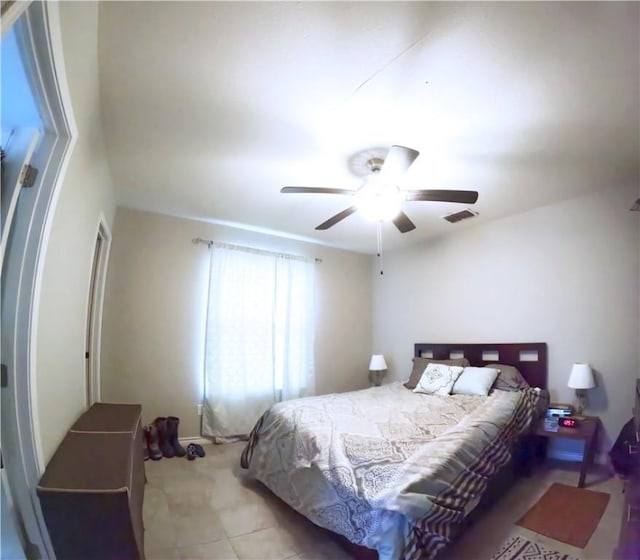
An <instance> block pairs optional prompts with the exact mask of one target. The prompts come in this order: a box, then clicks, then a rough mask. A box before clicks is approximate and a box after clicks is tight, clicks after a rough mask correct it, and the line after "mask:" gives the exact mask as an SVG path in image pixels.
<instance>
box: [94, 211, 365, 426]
mask: <svg viewBox="0 0 640 560" xmlns="http://www.w3.org/2000/svg"><path fill="white" fill-rule="evenodd" d="M194 237H203V238H207V239H215V240H218V241H222V242H228V243H237V244H242V245H247V246H251V247H257V248H261V249H267V250H276V251H284V252H290V253H294V254H299V255H304V256H309V257H319V258H321V259H322V263H321V264H318V268H317V271H318V287H319V290H318V295H319V302H318V307H319V317H318V327H317V332H316V389H317V393H328V392H340V391H346V390H351V389H358V388H363V387H365V386H367V378H366V376H367V367H368V359H369V355H370V353H371V278H370V274H369V271H370V257H369V256H367V255H360V254H356V253H351V252H347V251H340V250H336V249H330V248H327V247H322V246H318V245H312V244H309V243H304V242H300V241H294V240H288V239H283V238H279V237H274V236H270V235H264V234H260V233H254V232H249V231H243V230H239V229H235V228H230V227H224V226H218V225H212V224H208V223H204V222H198V221H194V220H186V219H181V218H174V217H169V216H163V215H160V214H153V213H148V212H139V211H136V210H130V209H126V208H121V207H119V208H118V210H117V213H116V219H115V224H114V228H113V244H112V248H111V260H110V265H109V273H108V277H107V291H106V295H105V311H104V324H103V346H102V352H103V353H102V358H103V359H102V396H103V400H105V401H116V402H139V403H142V406H143V411H144V412H143V414H144V421H145V422H150V421H152V420H153V419H154V418H155V417H157V416H167V415H174V416H178V417H180V419H181V425H180V436H181V437H191V436H197V435H199V433H200V431H199V430H200V423H199V417H198V416H197V409H196V405H197V403H198V402H200V395H201V380H202V375H203V374H202V368H203V352H204V320H205V317H204V312H205V302H206V290H207V275H208V263H209V256H208V249H207V247H206V246H205V245H194V244H193V243H192V242H191V240H192V239H193V238H194Z"/></svg>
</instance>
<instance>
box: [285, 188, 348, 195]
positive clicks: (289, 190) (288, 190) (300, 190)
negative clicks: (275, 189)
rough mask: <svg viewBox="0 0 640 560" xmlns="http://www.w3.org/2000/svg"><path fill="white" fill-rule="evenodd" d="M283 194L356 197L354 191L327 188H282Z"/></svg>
mask: <svg viewBox="0 0 640 560" xmlns="http://www.w3.org/2000/svg"><path fill="white" fill-rule="evenodd" d="M280 192H281V193H305V194H310V193H312V194H347V195H354V194H355V193H356V191H354V190H352V189H330V188H325V187H282V188H281V189H280Z"/></svg>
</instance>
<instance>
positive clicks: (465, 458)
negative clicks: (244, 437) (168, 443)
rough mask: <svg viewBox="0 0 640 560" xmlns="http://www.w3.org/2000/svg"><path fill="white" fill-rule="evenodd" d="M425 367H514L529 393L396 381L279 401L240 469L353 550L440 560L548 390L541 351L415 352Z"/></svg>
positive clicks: (538, 346) (447, 348) (499, 481)
mask: <svg viewBox="0 0 640 560" xmlns="http://www.w3.org/2000/svg"><path fill="white" fill-rule="evenodd" d="M421 358H422V361H420V359H421ZM425 359H427V360H429V359H431V360H447V359H466V360H468V362H469V363H470V365H471V366H476V367H484V366H488V365H490V364H502V365H505V366H506V365H510V366H515V367H516V368H517V369H518V371H519V372H520V373H521V374H522V377H524V379H525V380H526V381H527V382H528V384H529V385H530V387H529V388H520V389H519V390H509V391H507V390H498V389H492V390H491V391H490V393H489V395H487V396H477V395H464V394H454V395H444V394H443V395H438V394H421V393H415V392H414V391H412V390H410V389H407V387H405V385H404V383H403V382H393V383H389V384H387V385H383V386H380V387H372V388H369V389H364V390H361V391H353V392H349V393H342V394H332V395H323V396H319V397H308V398H304V399H296V400H293V401H285V402H281V403H278V404H276V405H275V406H273V407H272V408H271V409H269V410H268V411H267V412H265V414H264V415H263V416H262V417H261V418H260V420H259V421H258V423H257V424H256V426H255V428H254V429H253V431H252V433H251V435H250V437H249V442H248V443H247V446H246V448H245V450H244V452H243V455H242V461H241V462H242V466H243V467H244V468H246V469H248V474H249V476H251V477H252V478H255V479H257V480H259V481H260V482H262V483H263V484H264V485H265V486H267V488H269V489H270V490H271V491H272V492H273V493H274V494H276V495H277V496H278V497H279V498H280V499H282V500H283V501H284V502H286V503H287V504H288V505H290V506H291V507H293V508H294V509H295V510H297V511H298V512H299V513H301V514H303V515H305V516H306V517H307V518H309V519H310V520H311V521H313V522H314V523H315V524H317V525H319V526H320V527H324V528H325V529H328V530H330V531H332V532H333V533H336V534H338V535H340V536H341V537H343V538H344V539H346V540H347V541H348V542H349V543H351V544H352V545H355V547H356V550H358V551H366V550H369V551H375V552H376V553H377V556H378V557H379V558H380V559H381V560H391V559H396V558H408V559H413V558H415V559H432V558H435V557H436V556H437V555H438V554H439V553H440V552H441V551H442V550H443V549H444V548H446V546H447V545H448V544H449V543H450V542H451V541H452V539H453V538H454V537H455V535H456V533H457V532H458V531H459V530H460V528H461V527H464V526H465V523H467V522H468V519H469V518H471V517H473V515H472V514H476V515H477V512H478V511H480V510H481V509H482V507H481V506H482V505H483V504H484V503H486V502H487V501H488V497H490V498H492V499H493V497H494V494H495V493H496V489H497V491H498V493H499V492H500V490H501V489H503V488H507V487H508V485H506V484H504V483H503V477H504V476H505V472H512V470H511V468H510V466H511V463H512V459H513V455H514V451H515V450H516V449H517V445H518V442H519V441H520V440H521V438H523V437H525V436H526V434H527V432H528V429H529V426H530V424H531V421H532V418H533V417H534V416H535V415H536V405H537V404H538V401H539V398H540V391H539V390H538V389H535V388H541V389H544V388H546V376H547V348H546V344H544V343H522V344H427V343H418V344H415V346H414V360H416V364H422V363H423V362H424V360H425ZM505 369H506V368H505ZM415 371H416V368H415V366H414V373H415ZM470 371H472V370H470ZM473 371H475V370H473ZM412 377H413V376H412ZM353 550H354V549H353V548H352V551H353ZM373 557H375V553H374V554H373Z"/></svg>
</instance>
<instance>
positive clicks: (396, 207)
mask: <svg viewBox="0 0 640 560" xmlns="http://www.w3.org/2000/svg"><path fill="white" fill-rule="evenodd" d="M419 155H420V152H418V151H417V150H412V149H411V148H406V147H404V146H391V149H390V150H389V153H388V154H387V157H386V158H385V159H382V158H379V157H373V158H371V159H369V160H368V161H367V167H368V168H369V170H370V171H371V174H370V175H369V176H368V177H367V178H366V179H365V182H364V184H363V185H362V186H361V187H360V188H359V189H356V190H353V189H335V188H326V187H283V188H282V189H281V190H280V192H282V193H306V194H338V195H346V196H353V197H354V198H355V200H354V205H353V206H350V207H349V208H347V209H345V210H343V211H342V212H339V213H338V214H336V215H335V216H332V217H331V218H329V219H328V220H327V221H325V222H322V223H321V224H320V225H319V226H317V227H316V229H319V230H325V229H329V228H330V227H332V226H335V225H336V224H337V223H338V222H340V221H342V220H344V219H345V218H347V217H349V216H351V214H353V213H354V212H356V211H360V212H361V213H362V214H363V215H364V216H365V217H367V218H370V219H372V220H376V221H378V222H384V221H387V220H393V223H394V224H395V226H396V227H397V228H398V230H400V232H401V233H407V232H408V231H411V230H412V229H415V227H416V226H415V224H414V223H413V222H412V221H411V220H410V219H409V217H408V216H407V215H406V214H405V213H404V212H403V211H402V210H401V209H400V205H401V204H402V202H403V201H405V200H407V201H432V202H458V203H462V204H474V203H475V202H476V200H478V193H477V192H476V191H454V190H446V189H444V190H440V189H420V190H403V189H400V188H398V183H399V181H400V178H401V175H402V174H403V173H405V172H406V171H407V170H408V169H409V167H410V166H411V164H412V163H413V162H414V161H415V160H416V158H417V157H418V156H419Z"/></svg>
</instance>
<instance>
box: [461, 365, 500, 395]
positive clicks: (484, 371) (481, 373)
mask: <svg viewBox="0 0 640 560" xmlns="http://www.w3.org/2000/svg"><path fill="white" fill-rule="evenodd" d="M499 373H500V370H499V369H494V368H488V367H466V368H464V371H463V372H462V373H461V374H460V377H458V379H457V380H456V382H455V384H454V386H453V389H451V394H452V395H485V396H486V395H488V394H489V390H490V389H491V387H492V386H493V382H494V381H495V380H496V377H498V374H499Z"/></svg>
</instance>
